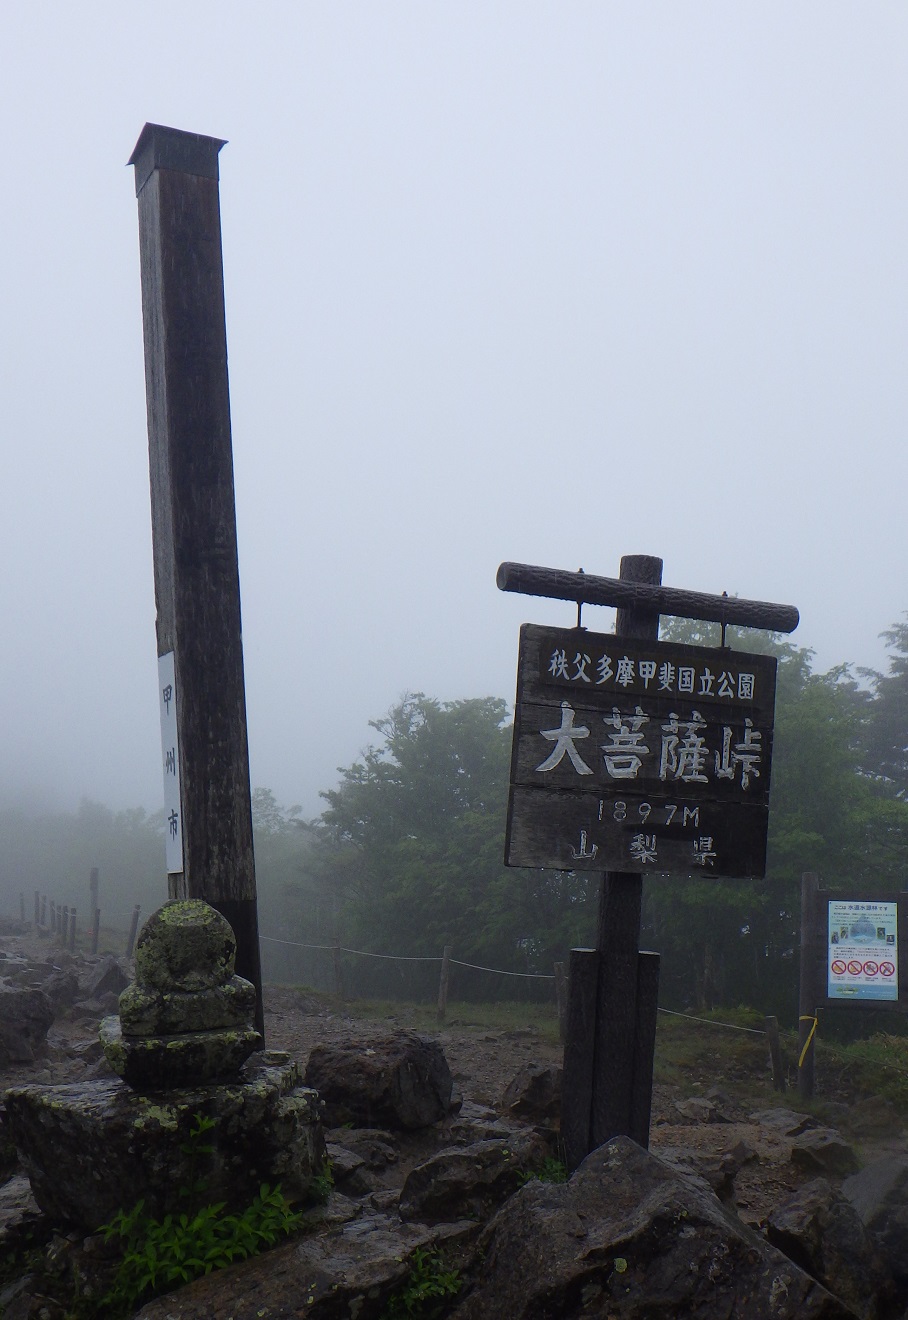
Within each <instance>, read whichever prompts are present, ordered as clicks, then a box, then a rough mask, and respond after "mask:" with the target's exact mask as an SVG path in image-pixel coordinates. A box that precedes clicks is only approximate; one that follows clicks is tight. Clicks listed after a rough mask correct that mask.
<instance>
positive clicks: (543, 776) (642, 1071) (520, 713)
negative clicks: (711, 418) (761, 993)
mask: <svg viewBox="0 0 908 1320" xmlns="http://www.w3.org/2000/svg"><path fill="white" fill-rule="evenodd" d="M497 580H498V586H499V588H500V589H501V590H502V591H517V592H521V593H523V594H527V595H539V596H546V597H553V598H557V599H562V600H572V601H576V602H577V604H578V606H579V607H581V606H582V605H583V604H586V603H590V604H597V605H614V606H616V607H617V617H616V625H615V632H614V634H598V633H592V632H588V631H587V630H586V629H585V628H584V627H582V625H581V619H580V609H579V608H578V618H577V625H576V627H575V628H543V627H541V626H538V625H534V624H525V625H524V626H523V627H522V628H521V631H520V650H519V656H518V676H517V700H516V703H515V716H514V737H513V743H512V753H511V791H510V796H509V801H508V823H507V831H506V842H505V863H506V865H508V866H531V867H543V868H545V867H548V868H552V869H556V870H573V871H578V872H579V871H586V872H588V873H589V872H594V871H596V869H597V868H598V870H599V874H600V877H601V878H600V900H599V920H598V931H597V940H596V948H595V949H573V950H572V951H571V955H570V964H569V968H570V972H569V979H568V1000H567V1011H566V1025H565V1039H564V1072H563V1085H562V1115H561V1134H562V1141H563V1145H564V1155H565V1162H566V1164H567V1166H568V1168H569V1169H575V1168H576V1167H577V1165H578V1164H579V1163H580V1162H581V1161H582V1160H583V1159H584V1158H585V1156H586V1155H587V1154H588V1153H589V1152H590V1151H591V1150H593V1149H595V1148H596V1147H597V1146H600V1145H602V1144H603V1143H604V1142H606V1141H608V1140H610V1139H611V1138H612V1137H615V1136H619V1135H626V1136H630V1137H631V1138H632V1139H633V1140H635V1141H636V1142H637V1143H638V1144H639V1145H641V1146H644V1147H646V1146H647V1145H648V1144H649V1126H650V1110H651V1101H652V1081H653V1053H654V1046H655V1036H656V1014H657V1000H658V989H659V955H658V954H656V953H648V952H644V951H641V950H640V949H639V948H638V944H639V938H640V919H641V907H642V892H643V876H644V874H646V873H647V872H649V873H650V874H664V873H666V872H669V873H674V874H677V875H678V876H679V877H680V876H683V875H685V874H687V875H691V874H701V875H704V876H706V875H709V876H713V877H715V878H716V880H717V881H718V880H719V878H720V877H723V876H729V877H733V876H748V877H757V876H762V875H763V874H765V864H766V833H767V824H768V812H769V782H770V771H771V762H772V725H773V708H774V702H775V683H776V661H775V658H774V657H772V656H765V655H753V654H748V653H745V652H742V651H732V650H730V649H729V648H728V647H727V645H726V638H725V625H726V624H727V623H738V624H741V625H746V626H750V627H757V628H772V629H774V630H777V631H782V632H790V631H792V630H793V629H794V628H795V627H796V626H797V623H798V612H797V610H796V609H794V608H793V607H791V606H785V605H775V604H770V603H766V602H762V601H745V600H739V599H737V598H729V597H728V596H707V595H704V594H702V593H699V592H691V591H681V590H677V589H673V588H668V587H663V586H662V560H661V559H657V558H655V557H653V556H650V555H626V556H624V557H623V558H622V560H621V568H620V576H619V577H618V578H617V579H614V578H602V577H594V576H592V575H588V574H585V573H583V572H582V571H581V572H578V573H567V572H563V571H562V570H557V569H548V568H538V567H533V566H530V565H525V564H502V565H501V567H500V568H499V570H498V579H497ZM662 612H665V613H667V614H673V615H680V616H682V617H687V618H698V619H707V620H715V621H717V622H719V623H721V624H722V640H721V645H720V646H719V647H712V648H709V647H693V646H686V645H682V644H674V643H671V644H669V643H664V642H660V641H659V640H658V637H659V618H660V614H661V613H662ZM603 868H605V869H604V870H603Z"/></svg>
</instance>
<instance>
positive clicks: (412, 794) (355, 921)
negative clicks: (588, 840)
mask: <svg viewBox="0 0 908 1320" xmlns="http://www.w3.org/2000/svg"><path fill="white" fill-rule="evenodd" d="M371 727H372V728H373V729H374V730H375V731H376V732H377V733H378V734H379V735H380V741H379V742H377V743H376V745H374V746H371V747H369V748H368V749H367V750H366V751H365V752H364V753H363V756H362V758H361V760H360V761H358V762H356V763H355V764H354V765H351V766H348V767H347V768H346V769H343V770H341V772H340V773H341V780H340V784H339V786H338V787H337V788H336V789H334V790H332V791H330V792H326V793H324V794H323V795H322V796H323V797H324V798H325V800H326V802H327V807H326V809H325V811H324V813H323V815H322V817H321V820H320V822H318V824H317V828H316V830H315V833H314V839H315V848H314V851H313V852H312V854H311V855H310V856H309V858H308V859H307V861H306V865H305V868H304V874H303V876H302V877H301V879H300V882H299V883H298V885H297V890H298V892H299V893H305V894H306V896H307V902H306V906H307V907H308V909H309V911H310V912H312V913H314V912H318V911H324V910H325V909H326V908H327V907H328V905H329V903H330V902H331V901H333V902H334V903H336V904H337V908H336V918H335V919H336V921H337V925H336V926H335V929H336V930H337V929H340V930H342V931H343V932H344V942H345V943H350V944H353V945H354V946H355V947H357V948H361V949H365V950H367V951H375V952H382V953H388V952H393V953H399V954H406V955H430V956H432V955H437V954H438V953H439V952H440V950H441V949H442V948H443V946H444V945H445V944H450V945H452V947H453V948H455V949H456V951H457V956H458V957H459V958H462V959H464V960H466V961H469V962H475V963H479V964H482V965H486V966H492V967H498V968H501V969H502V970H505V971H521V972H523V971H534V972H535V971H544V972H549V971H550V969H551V965H552V962H553V961H554V960H555V958H556V957H562V956H563V950H564V949H565V948H566V947H569V945H570V944H572V943H576V942H577V940H578V938H579V937H580V936H581V935H582V934H585V933H586V925H587V924H588V923H587V922H586V921H585V918H586V916H587V915H588V912H589V907H590V905H589V903H588V894H589V881H588V880H587V879H586V877H583V876H575V875H573V874H570V873H564V874H562V873H552V872H546V871H537V870H527V871H520V870H514V869H509V868H506V867H505V866H504V864H503V854H504V829H505V818H506V809H507V793H508V768H509V764H510V744H511V729H510V725H509V723H508V710H507V706H506V704H505V702H504V701H502V700H500V699H498V698H493V697H484V698H477V699H473V700H465V701H454V702H445V703H443V702H438V701H434V700H432V699H430V698H428V697H425V696H423V695H422V694H421V693H416V694H412V695H408V696H406V697H404V698H403V699H402V700H401V701H400V702H398V704H397V705H395V706H394V707H393V708H392V709H391V711H389V713H388V714H387V715H386V716H385V717H384V718H383V719H380V720H375V721H373V722H372V725H371ZM300 907H301V909H302V907H303V905H302V904H301V905H300ZM578 918H579V919H578ZM298 929H299V930H300V934H301V935H302V936H303V937H304V938H308V939H310V940H311V941H312V942H313V943H318V942H324V937H325V936H326V935H329V934H330V933H331V932H328V931H323V932H322V939H321V940H319V938H318V936H319V932H318V931H317V930H315V929H314V928H313V926H312V925H311V924H310V925H308V927H307V926H305V925H303V924H302V921H301V923H300V926H299V927H298ZM369 970H370V969H365V968H362V967H361V966H358V967H357V968H356V972H355V974H356V975H357V976H360V977H361V978H365V977H366V976H368V975H369ZM379 971H380V972H381V971H384V969H379ZM376 988H377V986H373V985H371V984H369V983H368V982H366V981H365V979H363V981H362V984H360V985H358V986H357V992H358V993H360V994H369V993H372V992H374V990H375V989H376ZM482 988H483V987H481V986H479V985H477V986H476V990H477V993H481V990H482Z"/></svg>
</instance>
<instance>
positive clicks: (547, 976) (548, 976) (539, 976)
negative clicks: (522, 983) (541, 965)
mask: <svg viewBox="0 0 908 1320" xmlns="http://www.w3.org/2000/svg"><path fill="white" fill-rule="evenodd" d="M450 962H451V966H452V967H469V968H470V969H471V970H472V971H474V972H493V973H494V975H495V976H523V977H527V978H529V979H532V980H538V981H554V979H555V977H554V976H553V975H552V973H551V972H503V971H502V970H501V968H500V967H477V965H476V963H465V962H458V961H457V959H456V958H452V959H451V960H450Z"/></svg>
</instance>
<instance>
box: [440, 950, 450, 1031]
mask: <svg viewBox="0 0 908 1320" xmlns="http://www.w3.org/2000/svg"><path fill="white" fill-rule="evenodd" d="M450 969H451V946H450V944H446V945H445V947H444V952H443V953H442V955H441V977H440V978H439V982H438V1021H439V1022H440V1023H441V1022H444V1020H445V1014H446V1013H447V1011H448V976H449V974H450Z"/></svg>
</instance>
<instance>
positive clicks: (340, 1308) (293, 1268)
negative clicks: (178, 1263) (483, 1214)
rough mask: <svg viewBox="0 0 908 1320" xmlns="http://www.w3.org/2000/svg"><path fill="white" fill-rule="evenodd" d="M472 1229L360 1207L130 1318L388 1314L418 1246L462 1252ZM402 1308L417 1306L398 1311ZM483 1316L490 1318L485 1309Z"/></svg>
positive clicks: (377, 1318)
mask: <svg viewBox="0 0 908 1320" xmlns="http://www.w3.org/2000/svg"><path fill="white" fill-rule="evenodd" d="M478 1232H479V1229H478V1226H477V1225H476V1224H471V1223H459V1224H445V1225H441V1226H438V1227H436V1228H427V1227H426V1226H425V1225H421V1224H419V1225H417V1224H401V1222H400V1220H399V1219H398V1218H397V1216H396V1215H393V1216H389V1215H383V1214H374V1215H364V1216H363V1217H362V1218H360V1219H356V1220H354V1221H353V1222H351V1223H346V1224H343V1225H342V1226H340V1227H339V1228H337V1229H334V1230H332V1231H330V1232H327V1233H320V1234H315V1235H312V1236H309V1237H304V1238H302V1239H300V1240H299V1241H297V1242H291V1243H287V1244H286V1245H285V1246H281V1247H278V1248H276V1249H275V1250H274V1251H269V1252H268V1253H267V1254H266V1255H264V1256H258V1257H255V1258H254V1259H253V1260H248V1261H244V1262H243V1263H242V1264H241V1265H234V1266H231V1267H229V1268H228V1269H225V1270H219V1271H218V1272H217V1273H215V1274H209V1275H207V1276H206V1277H205V1278H202V1279H198V1280H197V1281H196V1282H195V1283H191V1284H189V1286H188V1287H186V1288H181V1289H180V1290H179V1291H178V1292H174V1293H169V1294H168V1295H167V1296H166V1297H162V1298H160V1299H159V1300H157V1301H154V1302H149V1303H148V1304H147V1305H146V1306H144V1307H143V1308H142V1310H141V1311H139V1312H138V1313H137V1315H136V1317H135V1320H212V1317H213V1316H225V1317H226V1316H229V1317H230V1318H231V1320H260V1317H262V1316H274V1317H277V1316H306V1318H307V1320H351V1317H355V1320H381V1317H383V1316H387V1315H389V1314H390V1312H389V1310H388V1306H389V1301H390V1299H391V1297H392V1296H393V1294H394V1292H395V1291H396V1290H397V1289H399V1288H400V1287H401V1285H402V1284H404V1283H405V1282H406V1280H407V1279H408V1277H409V1276H410V1272H411V1269H412V1266H413V1264H414V1256H415V1253H416V1252H417V1251H418V1252H420V1253H422V1254H425V1255H429V1256H431V1255H433V1254H434V1253H435V1252H436V1251H439V1250H441V1251H448V1252H450V1251H459V1252H463V1251H465V1250H468V1249H469V1244H470V1242H471V1240H472V1239H474V1238H475V1237H476V1235H477V1234H478ZM407 1313H409V1314H411V1315H416V1314H419V1312H417V1311H409V1312H404V1311H402V1310H401V1311H399V1312H397V1314H400V1315H403V1314H407ZM423 1314H428V1312H423ZM486 1320H492V1313H489V1315H488V1316H486ZM495 1320H510V1317H506V1316H505V1315H504V1314H502V1315H501V1316H500V1317H499V1316H496V1318H495Z"/></svg>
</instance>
